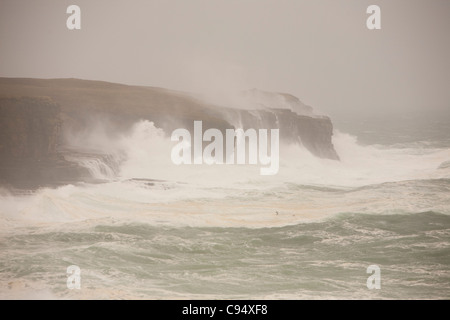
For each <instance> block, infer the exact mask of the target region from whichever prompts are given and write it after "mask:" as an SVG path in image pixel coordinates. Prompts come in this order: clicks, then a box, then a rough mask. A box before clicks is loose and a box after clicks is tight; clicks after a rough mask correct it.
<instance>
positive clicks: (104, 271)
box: [0, 121, 450, 299]
mask: <svg viewBox="0 0 450 320" xmlns="http://www.w3.org/2000/svg"><path fill="white" fill-rule="evenodd" d="M431 127H432V126H431ZM445 128H447V129H445V130H444V132H443V129H442V127H436V130H439V133H440V135H439V139H437V138H436V139H435V140H429V139H428V140H426V138H424V137H422V136H421V135H420V132H415V136H412V135H410V136H409V139H408V141H407V142H405V139H403V140H399V139H396V134H392V136H391V139H390V140H389V141H386V138H385V136H383V139H384V140H383V143H382V144H375V143H372V144H365V145H362V144H360V143H358V142H357V137H356V136H351V135H349V134H344V133H340V132H339V131H336V132H335V135H334V140H333V143H334V145H335V147H336V150H337V152H338V154H339V156H340V158H341V161H333V160H326V159H318V158H316V157H314V156H312V155H311V154H310V153H309V152H308V151H306V150H305V149H303V148H302V147H299V146H284V147H283V148H282V149H281V151H280V157H281V159H280V170H279V173H278V174H277V175H276V176H260V175H259V166H242V165H241V166H225V165H222V166H220V165H212V166H195V165H192V166H186V165H185V166H175V165H173V164H172V163H171V162H170V149H171V147H172V146H173V143H172V142H171V141H170V140H168V139H167V138H165V137H164V136H163V135H162V132H161V131H160V130H158V129H156V128H154V127H153V125H152V124H151V123H150V122H147V121H142V122H139V123H137V124H136V125H135V126H134V128H133V129H132V130H131V132H130V133H129V134H127V135H124V136H123V137H122V139H115V140H114V141H109V140H108V138H107V137H105V136H102V135H101V134H99V133H98V132H96V136H95V137H92V139H89V143H90V144H91V145H90V146H89V147H91V148H95V149H103V151H105V152H109V153H110V154H112V155H117V156H118V157H120V158H121V159H125V161H123V162H122V163H121V165H120V168H119V170H109V169H108V168H107V167H105V166H107V165H108V164H107V163H103V162H101V161H94V160H93V159H91V158H89V159H84V160H83V161H82V162H81V163H82V164H84V165H85V166H87V167H88V169H89V170H90V172H91V173H93V174H94V175H97V177H96V178H99V179H103V180H105V182H104V183H97V184H78V185H67V186H63V187H59V188H55V189H41V190H38V191H36V192H33V193H30V194H21V195H19V194H11V193H9V191H7V190H0V197H1V198H0V201H1V202H0V222H1V224H0V226H1V227H0V235H1V237H0V298H3V299H4V298H12V299H15V298H58V299H59V298H62V299H93V298H95V299H96V298H101V299H110V298H125V299H129V298H145V299H174V298H175V299H181V298H183V299H184V298H192V299H203V298H212V299H225V298H226V299H266V298H268V299H328V298H336V299H347V298H349V299H372V298H376V299H380V298H381V299H397V298H400V299H419V298H420V299H449V298H450V143H449V141H450V139H449V135H450V130H449V129H448V128H450V123H447V125H446V126H445ZM378 129H379V130H380V131H382V130H383V128H382V126H380V127H379V128H378ZM430 130H431V129H430ZM355 134H356V135H358V134H357V133H355ZM364 134H365V136H366V137H367V136H368V133H367V132H365V133H364ZM375 135H376V132H375V133H374V136H375ZM399 136H400V135H399ZM402 137H404V136H402ZM434 137H438V136H434ZM372 140H376V139H375V138H374V139H372ZM115 171H118V172H117V173H115ZM70 265H76V266H78V267H79V268H80V269H81V289H80V290H77V289H73V290H70V289H68V288H67V277H68V275H67V273H66V269H67V267H68V266H70ZM370 265H377V266H378V267H379V268H380V271H381V288H380V289H372V290H369V289H368V287H367V278H368V277H369V276H371V274H368V273H367V272H366V271H367V267H369V266H370Z"/></svg>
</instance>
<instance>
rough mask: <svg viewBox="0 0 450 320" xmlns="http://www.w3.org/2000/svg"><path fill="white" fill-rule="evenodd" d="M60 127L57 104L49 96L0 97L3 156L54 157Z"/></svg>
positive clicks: (13, 157) (4, 157) (0, 131)
mask: <svg viewBox="0 0 450 320" xmlns="http://www.w3.org/2000/svg"><path fill="white" fill-rule="evenodd" d="M60 129H61V119H60V109H59V106H58V105H57V104H56V103H54V102H53V101H51V100H50V99H49V98H30V97H21V98H1V97H0V154H1V158H2V160H5V159H10V160H12V159H35V160H40V159H47V158H50V157H52V156H53V157H54V156H55V155H56V147H57V144H58V139H59V134H60Z"/></svg>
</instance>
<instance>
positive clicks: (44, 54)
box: [0, 0, 450, 115]
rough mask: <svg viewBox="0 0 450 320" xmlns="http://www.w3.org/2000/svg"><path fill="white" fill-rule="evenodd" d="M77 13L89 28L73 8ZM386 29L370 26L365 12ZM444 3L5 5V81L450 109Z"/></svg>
mask: <svg viewBox="0 0 450 320" xmlns="http://www.w3.org/2000/svg"><path fill="white" fill-rule="evenodd" d="M71 4H76V5H78V6H79V7H80V8H81V30H68V29H67V27H66V20H67V18H68V17H69V14H67V13H66V9H67V7H68V6H69V5H71ZM372 4H375V5H378V6H380V8H381V30H369V29H368V28H367V27H366V20H367V18H368V17H369V14H367V13H366V9H367V7H368V6H369V5H372ZM449 31H450V1H448V0H427V1H426V0H395V1H392V0H370V1H366V0H315V1H311V0H308V1H303V0H142V1H141V0H128V1H125V0H70V1H68V0H33V1H29V0H0V76H1V77H32V78H80V79H90V80H104V81H110V82H118V83H125V84H131V85H145V86H156V87H164V88H169V89H175V90H182V91H190V92H197V93H202V94H206V95H211V96H219V97H220V95H226V94H227V93H228V92H234V91H240V90H246V89H251V88H258V89H262V90H268V91H276V92H287V93H291V94H293V95H295V96H297V97H299V98H300V99H301V100H302V101H303V102H304V103H306V104H308V105H311V106H313V107H314V108H315V109H317V110H320V111H322V112H324V113H327V114H329V115H337V114H346V113H359V114H378V115H383V114H389V113H392V112H400V113H403V112H417V111H419V112H434V111H436V110H443V109H450V62H449V57H450V36H449V35H448V33H449Z"/></svg>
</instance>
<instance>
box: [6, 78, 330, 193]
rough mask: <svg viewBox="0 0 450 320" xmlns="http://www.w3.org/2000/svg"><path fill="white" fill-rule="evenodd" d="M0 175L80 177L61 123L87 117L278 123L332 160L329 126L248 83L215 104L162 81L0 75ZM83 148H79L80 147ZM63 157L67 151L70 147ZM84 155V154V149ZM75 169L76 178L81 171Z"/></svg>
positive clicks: (21, 179) (181, 124)
mask: <svg viewBox="0 0 450 320" xmlns="http://www.w3.org/2000/svg"><path fill="white" fill-rule="evenodd" d="M0 96H4V97H3V98H1V99H0V154H1V163H0V164H1V168H0V183H5V181H6V182H7V183H11V182H13V183H14V184H16V185H27V181H28V182H29V184H31V185H41V182H49V183H56V182H57V181H59V180H60V181H70V180H77V179H84V180H85V179H86V170H84V169H83V168H80V167H79V166H78V165H76V164H74V163H72V162H68V161H66V160H65V159H64V154H65V155H67V153H63V152H62V151H63V149H64V147H65V141H64V139H63V133H64V132H66V131H71V132H82V131H83V130H85V129H86V128H88V127H89V126H90V125H91V124H92V121H93V119H97V120H100V121H103V122H107V123H109V124H110V125H109V126H107V127H106V130H110V132H106V133H107V134H109V133H110V134H111V136H114V135H117V134H118V133H120V132H123V131H125V130H127V129H129V128H130V126H131V125H132V124H133V123H135V122H136V121H137V120H140V119H147V120H150V121H153V122H154V124H155V126H157V127H159V128H162V129H163V130H164V131H165V132H166V134H167V135H170V134H171V132H172V131H173V130H175V129H177V128H188V129H191V130H192V129H193V123H194V120H202V121H203V129H204V130H206V129H208V128H217V129H219V130H222V131H224V130H225V129H227V128H237V127H242V128H244V129H246V128H255V129H257V128H265V129H275V128H279V129H280V138H281V140H282V141H284V142H287V143H297V144H301V145H303V146H304V147H305V148H306V149H308V150H309V151H310V152H311V153H312V154H314V155H315V156H317V157H322V158H329V159H335V160H338V159H339V157H338V155H337V153H336V151H335V149H334V147H333V144H332V135H333V126H332V123H331V120H330V119H329V118H328V117H324V116H317V115H315V114H314V112H313V109H312V108H311V107H309V106H306V105H304V104H303V103H302V102H301V101H300V100H299V99H298V98H296V97H294V96H292V95H289V94H282V93H270V92H263V91H258V90H250V91H247V92H245V93H244V94H243V96H244V98H245V99H246V100H247V101H246V102H245V103H246V104H247V105H246V108H247V109H248V110H244V109H242V108H241V106H239V105H238V106H236V108H230V107H229V106H217V105H213V104H210V103H208V102H206V101H204V100H201V99H199V98H197V97H195V96H193V95H191V94H188V93H184V92H179V91H171V90H167V89H162V88H154V87H140V86H128V85H122V84H114V83H108V82H102V81H89V80H78V79H50V80H44V79H25V78H0ZM43 96H45V97H47V98H37V97H43ZM82 152H83V151H82ZM69 157H70V155H69ZM89 157H91V155H90V156H89ZM80 177H81V178H80Z"/></svg>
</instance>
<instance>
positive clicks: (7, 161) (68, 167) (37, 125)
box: [0, 97, 85, 188]
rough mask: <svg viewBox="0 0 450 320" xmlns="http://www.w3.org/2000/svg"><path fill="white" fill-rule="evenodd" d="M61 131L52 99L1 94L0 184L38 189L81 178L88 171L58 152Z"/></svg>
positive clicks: (57, 107) (58, 114)
mask: <svg viewBox="0 0 450 320" xmlns="http://www.w3.org/2000/svg"><path fill="white" fill-rule="evenodd" d="M60 132H61V119H60V108H59V106H58V105H57V104H56V103H54V102H53V101H52V100H51V99H49V98H40V97H0V183H1V184H4V185H10V186H13V187H18V188H35V187H38V186H49V185H55V184H59V183H61V182H62V181H65V182H68V181H72V180H76V179H78V178H79V177H80V176H81V175H82V174H83V173H85V171H84V169H83V168H80V167H78V166H77V165H75V164H74V163H70V162H67V161H65V160H64V158H63V157H62V156H61V155H60V154H59V153H58V150H57V149H58V142H59V139H60Z"/></svg>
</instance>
